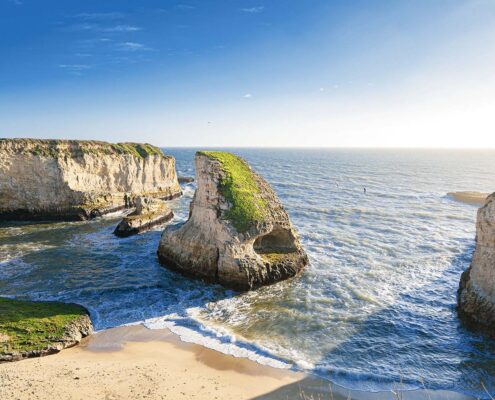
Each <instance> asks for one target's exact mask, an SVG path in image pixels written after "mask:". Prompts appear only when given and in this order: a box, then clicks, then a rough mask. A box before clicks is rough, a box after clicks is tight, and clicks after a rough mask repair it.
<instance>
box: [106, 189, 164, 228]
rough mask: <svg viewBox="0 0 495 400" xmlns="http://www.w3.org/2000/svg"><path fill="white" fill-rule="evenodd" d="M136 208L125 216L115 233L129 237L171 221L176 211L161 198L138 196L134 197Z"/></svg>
mask: <svg viewBox="0 0 495 400" xmlns="http://www.w3.org/2000/svg"><path fill="white" fill-rule="evenodd" d="M134 204H135V207H136V209H135V210H134V211H133V212H132V213H131V214H129V215H127V216H125V217H124V218H123V219H122V221H121V222H120V223H119V225H117V228H115V231H114V233H115V235H117V236H120V237H127V236H131V235H135V234H137V233H140V232H145V231H147V230H149V229H151V228H153V227H154V226H157V225H161V224H163V223H165V222H168V221H170V220H171V219H172V218H173V217H174V213H173V212H172V210H171V209H170V208H169V207H168V206H167V204H166V203H165V202H164V201H163V200H160V199H155V198H152V197H144V196H138V197H136V198H135V199H134Z"/></svg>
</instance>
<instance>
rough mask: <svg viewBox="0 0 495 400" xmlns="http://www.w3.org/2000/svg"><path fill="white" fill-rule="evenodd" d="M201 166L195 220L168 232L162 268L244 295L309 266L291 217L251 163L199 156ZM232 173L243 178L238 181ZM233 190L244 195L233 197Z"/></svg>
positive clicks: (163, 242)
mask: <svg viewBox="0 0 495 400" xmlns="http://www.w3.org/2000/svg"><path fill="white" fill-rule="evenodd" d="M222 157H223V158H222ZM195 164H196V177H197V185H198V186H197V190H196V193H195V195H194V198H193V201H192V203H191V212H190V217H189V220H188V221H187V222H186V223H185V224H183V225H179V226H170V227H167V229H166V230H165V231H164V233H163V235H162V239H161V241H160V246H159V249H158V256H159V259H160V261H161V262H162V264H164V265H165V266H167V267H169V268H171V269H174V270H177V271H179V272H182V273H183V274H185V275H189V276H192V277H196V278H201V279H205V280H207V281H212V282H218V283H220V284H222V285H224V286H227V287H231V288H235V289H240V290H249V289H255V288H257V287H259V286H262V285H267V284H271V283H275V282H278V281H280V280H283V279H287V278H289V277H292V276H294V275H296V274H297V273H298V272H299V271H300V270H301V269H302V268H303V267H304V266H305V265H306V264H307V261H308V259H307V256H306V254H305V252H304V250H303V249H302V247H301V245H300V242H299V237H298V235H297V233H296V231H295V229H294V227H293V226H292V224H291V222H290V220H289V217H288V215H287V212H286V211H285V210H284V208H283V206H282V205H281V204H280V202H279V200H278V199H277V197H276V195H275V193H274V192H273V190H272V189H271V187H270V186H269V185H268V183H267V182H266V181H265V180H264V179H263V178H261V177H260V176H259V175H257V174H255V173H254V172H252V171H251V169H250V168H249V166H248V165H247V163H246V162H245V161H243V160H242V159H240V158H238V157H236V156H233V155H231V154H228V153H216V152H198V153H197V154H196V159H195ZM230 167H232V168H233V169H235V168H239V169H238V171H240V173H238V174H237V175H236V174H235V173H234V175H233V174H232V173H231V170H229V168H230ZM229 185H230V189H234V190H237V191H238V192H236V193H234V194H233V195H230V194H229V193H231V192H229V190H230V189H229ZM238 195H239V196H238ZM229 196H230V198H226V197H229Z"/></svg>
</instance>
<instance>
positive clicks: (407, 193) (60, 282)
mask: <svg viewBox="0 0 495 400" xmlns="http://www.w3.org/2000/svg"><path fill="white" fill-rule="evenodd" d="M164 151H165V152H166V153H168V154H172V155H173V156H175V157H176V160H177V169H178V174H179V175H183V176H192V175H194V164H193V159H194V152H195V149H164ZM230 151H232V152H234V153H236V154H239V155H241V156H243V157H244V158H245V159H247V160H248V161H249V163H250V164H251V166H252V167H253V169H255V170H256V171H257V172H259V173H260V174H261V175H262V176H263V177H265V179H266V180H267V181H268V182H269V183H270V184H271V185H272V186H273V188H274V189H275V191H276V192H277V194H278V196H279V198H280V200H281V201H282V203H283V204H284V205H285V207H286V209H287V211H288V212H289V215H290V217H291V219H292V222H293V224H294V225H295V227H296V229H297V230H298V231H299V234H300V236H301V240H302V243H303V245H304V247H305V248H306V250H307V253H308V256H309V259H310V265H309V266H308V267H307V268H306V269H305V271H304V272H303V273H302V274H301V275H300V276H298V277H296V278H294V279H291V280H288V281H285V282H281V283H279V284H276V285H273V286H268V287H264V288H261V289H259V290H257V291H253V292H248V293H237V292H234V291H231V290H225V289H223V288H222V287H220V286H216V285H210V284H205V283H202V282H199V281H194V280H190V279H187V278H184V277H182V276H180V275H177V274H176V273H174V272H171V271H169V270H167V269H165V268H163V267H161V266H160V265H159V263H158V261H157V256H156V250H157V247H158V242H159V240H160V235H161V230H162V229H163V227H162V228H157V229H155V230H153V231H151V232H147V233H144V234H140V235H137V236H133V237H129V238H124V239H122V238H117V237H115V236H114V235H113V234H112V232H113V229H114V228H115V226H116V224H117V223H118V221H119V219H120V218H121V214H113V215H108V216H105V217H103V218H101V219H97V220H93V221H89V222H70V223H26V222H23V223H2V224H1V225H0V295H1V296H13V297H17V298H26V299H32V300H60V301H67V302H75V303H79V304H82V305H83V306H85V307H87V308H88V309H89V310H90V312H91V317H92V320H93V323H94V325H95V328H96V329H97V330H101V329H105V328H110V327H115V326H120V325H126V324H137V323H141V324H144V325H145V326H147V327H148V328H150V329H156V328H163V327H167V328H169V329H171V330H172V331H173V332H175V333H177V334H178V335H180V337H181V338H182V340H185V341H190V342H195V343H199V344H203V345H205V346H208V347H211V348H213V349H216V350H219V351H222V352H224V353H228V354H232V355H235V356H238V357H247V358H250V359H252V360H255V361H257V362H259V363H263V364H267V365H272V366H274V367H277V368H293V369H299V370H304V371H308V372H312V373H313V374H315V375H318V376H319V377H321V378H324V379H328V380H331V381H332V382H335V383H337V384H340V385H342V386H345V387H348V388H352V389H358V390H368V391H380V390H390V389H391V388H393V387H396V385H397V383H398V382H399V381H401V380H402V382H403V386H404V388H406V389H415V388H422V387H427V388H429V389H444V390H451V391H456V392H461V393H465V394H470V395H474V396H480V397H486V392H485V391H484V389H483V387H482V385H481V383H480V382H483V384H484V385H485V386H486V388H487V389H488V390H489V391H491V392H492V393H493V392H495V340H493V339H488V338H487V337H484V336H483V335H482V334H480V333H477V332H475V331H472V330H471V329H470V328H469V327H467V326H465V325H464V324H463V323H461V321H459V319H458V316H457V313H456V292H457V288H458V284H459V278H460V275H461V273H462V271H463V270H465V269H466V268H467V267H468V266H469V263H470V259H471V255H472V252H473V250H474V245H475V220H476V210H477V208H476V207H475V206H472V205H468V204H463V203H459V202H456V201H454V200H453V199H452V198H450V197H449V196H447V193H448V192H454V191H479V192H493V191H495V174H494V172H495V171H494V168H493V160H494V159H495V151H481V150H480V151H474V150H473V151H454V150H392V149H390V150H360V149H356V150H348V149H342V150H335V149H322V150H316V149H230ZM364 188H366V193H365V192H364ZM194 189H195V186H194V183H189V184H186V185H183V190H184V196H183V197H181V198H180V199H177V200H173V201H171V202H170V203H171V206H172V208H173V210H174V212H175V217H174V219H173V221H171V223H179V222H182V221H185V220H186V219H187V215H188V206H189V203H190V201H191V198H192V195H193V193H194Z"/></svg>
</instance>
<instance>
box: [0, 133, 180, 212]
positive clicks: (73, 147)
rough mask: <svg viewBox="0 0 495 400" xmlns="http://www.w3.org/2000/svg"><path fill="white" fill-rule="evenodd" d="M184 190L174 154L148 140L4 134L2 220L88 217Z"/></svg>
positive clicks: (0, 175)
mask: <svg viewBox="0 0 495 400" xmlns="http://www.w3.org/2000/svg"><path fill="white" fill-rule="evenodd" d="M180 194H181V190H180V186H179V183H178V181H177V175H176V171H175V160H174V158H173V157H171V156H166V155H164V154H163V153H162V152H161V150H160V149H159V148H157V147H154V146H151V145H148V144H136V143H118V144H111V143H106V142H97V141H78V140H35V139H0V219H4V220H5V219H14V220H15V219H55V220H84V219H89V218H93V217H95V216H99V215H102V214H105V213H108V212H111V211H117V210H120V209H122V208H124V207H125V206H126V201H127V199H128V198H129V197H132V196H136V195H146V196H152V197H159V198H162V199H171V198H174V197H177V196H180Z"/></svg>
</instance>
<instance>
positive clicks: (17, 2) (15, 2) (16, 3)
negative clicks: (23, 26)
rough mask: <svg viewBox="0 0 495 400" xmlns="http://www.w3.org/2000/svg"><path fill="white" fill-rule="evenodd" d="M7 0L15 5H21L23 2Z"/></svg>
mask: <svg viewBox="0 0 495 400" xmlns="http://www.w3.org/2000/svg"><path fill="white" fill-rule="evenodd" d="M9 1H10V2H11V3H13V4H15V5H16V6H22V5H23V4H24V2H23V1H21V0H9Z"/></svg>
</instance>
